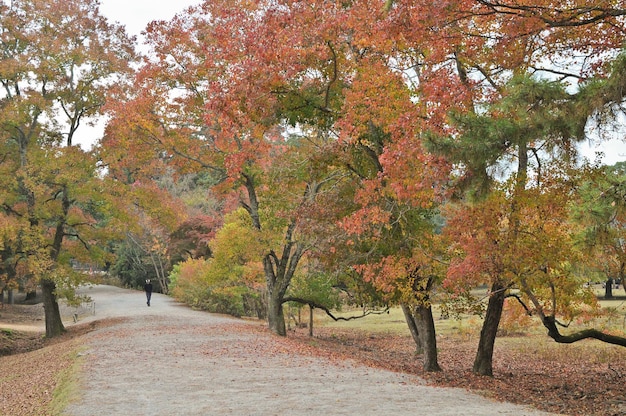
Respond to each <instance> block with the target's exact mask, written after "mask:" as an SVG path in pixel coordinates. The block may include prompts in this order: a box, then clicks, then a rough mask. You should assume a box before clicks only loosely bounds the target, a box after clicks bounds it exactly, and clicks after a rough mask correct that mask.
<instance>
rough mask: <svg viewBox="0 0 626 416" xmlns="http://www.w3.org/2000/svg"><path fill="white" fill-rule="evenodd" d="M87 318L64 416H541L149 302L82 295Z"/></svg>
mask: <svg viewBox="0 0 626 416" xmlns="http://www.w3.org/2000/svg"><path fill="white" fill-rule="evenodd" d="M83 291H84V292H85V293H87V294H89V295H90V296H91V297H92V299H93V300H94V301H95V315H94V316H89V317H86V318H84V319H82V320H81V322H85V321H87V320H93V319H102V318H106V317H122V318H125V319H123V320H120V322H118V323H116V324H114V325H112V326H107V327H102V328H100V329H97V330H95V331H93V332H91V333H89V334H88V335H87V338H86V339H87V346H86V349H85V351H84V360H85V361H84V362H85V364H84V366H83V374H82V380H83V384H82V391H81V397H80V400H79V401H77V402H76V403H73V404H71V405H70V406H69V407H68V408H67V409H66V411H65V412H64V414H65V415H68V416H93V415H129V416H133V415H137V416H139V415H150V416H154V415H163V416H165V415H167V416H175V415H185V416H188V415H242V416H246V415H259V416H261V415H281V416H282V415H285V414H292V415H328V416H331V415H359V416H369V415H376V416H380V415H394V416H395V415H398V416H401V415H411V416H414V415H481V416H487V415H518V416H519V415H527V416H535V415H536V416H538V415H548V413H543V412H539V411H537V410H534V409H531V408H529V407H525V406H518V405H513V404H510V403H499V402H494V401H491V400H489V399H487V398H484V397H481V396H478V395H475V394H472V393H469V392H467V391H465V390H462V389H453V388H439V387H431V386H427V385H425V383H424V381H423V380H421V379H420V378H417V377H414V376H411V375H406V374H399V373H394V372H390V371H386V370H382V369H377V368H371V367H367V366H364V365H362V364H360V363H357V362H356V361H350V360H348V361H346V360H333V359H329V358H319V357H315V356H313V355H308V354H306V353H302V352H299V353H296V352H294V349H293V348H290V346H292V345H293V344H291V343H290V342H289V341H288V340H286V339H283V338H282V337H277V336H274V335H271V334H270V333H268V332H267V331H264V330H260V329H259V326H258V325H257V324H254V323H250V322H246V321H245V320H239V319H235V318H229V317H224V316H221V315H214V314H209V313H205V312H199V311H193V310H191V309H189V308H187V307H184V306H181V305H180V304H177V303H176V302H174V301H173V300H172V299H171V298H169V297H166V296H163V295H159V294H154V295H153V297H152V302H151V305H152V306H151V307H148V306H147V305H146V303H145V296H144V294H143V293H142V292H138V291H130V290H124V289H119V288H115V287H112V286H104V285H100V286H94V287H90V288H86V289H83Z"/></svg>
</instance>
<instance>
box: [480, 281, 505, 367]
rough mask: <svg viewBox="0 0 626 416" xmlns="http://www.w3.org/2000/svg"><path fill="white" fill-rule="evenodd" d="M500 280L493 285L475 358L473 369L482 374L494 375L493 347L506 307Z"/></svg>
mask: <svg viewBox="0 0 626 416" xmlns="http://www.w3.org/2000/svg"><path fill="white" fill-rule="evenodd" d="M504 289H505V288H504V286H503V285H502V284H501V283H500V282H496V283H494V284H493V285H492V286H491V296H490V297H489V304H488V305H487V311H486V313H485V321H484V322H483V328H482V330H481V331H480V340H479V342H478V350H477V351H476V358H475V359H474V367H473V368H472V371H473V372H474V373H475V374H478V375H481V376H493V348H494V345H495V343H496V335H497V333H498V326H499V325H500V318H501V317H502V310H503V309H504V299H505V290H504Z"/></svg>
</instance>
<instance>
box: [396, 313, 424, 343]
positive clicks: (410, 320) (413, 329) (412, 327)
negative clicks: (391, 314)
mask: <svg viewBox="0 0 626 416" xmlns="http://www.w3.org/2000/svg"><path fill="white" fill-rule="evenodd" d="M400 306H401V307H402V312H403V313H404V319H405V320H406V324H407V326H408V327H409V332H410V333H411V337H413V341H414V342H415V352H416V353H417V354H423V353H424V347H423V346H422V340H421V339H420V335H419V331H418V329H417V324H416V323H415V318H414V317H413V311H412V310H411V307H410V306H409V305H407V304H405V303H403V304H401V305H400Z"/></svg>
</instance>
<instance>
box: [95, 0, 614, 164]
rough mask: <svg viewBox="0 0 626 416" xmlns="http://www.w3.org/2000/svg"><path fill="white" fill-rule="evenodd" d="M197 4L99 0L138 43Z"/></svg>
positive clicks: (588, 150) (610, 155)
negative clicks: (156, 24)
mask: <svg viewBox="0 0 626 416" xmlns="http://www.w3.org/2000/svg"><path fill="white" fill-rule="evenodd" d="M201 2H202V1H201V0H173V1H172V0H100V11H101V13H102V14H103V15H104V16H106V17H107V18H108V19H109V20H111V21H114V22H117V23H120V24H122V25H124V26H126V31H127V32H128V33H129V34H130V35H135V36H137V37H138V41H139V42H140V43H141V37H140V34H141V31H143V30H144V29H145V28H146V26H147V25H148V23H150V22H152V21H153V20H170V19H171V18H172V17H174V15H175V14H176V13H178V12H181V11H182V10H184V9H186V8H187V7H189V6H192V5H196V4H200V3H201ZM624 130H626V128H625V129H624ZM624 134H626V133H624ZM624 139H625V137H624V135H622V137H621V140H620V139H617V140H613V141H612V142H610V143H607V144H604V145H603V146H602V147H597V146H595V145H592V146H590V145H588V144H585V145H583V146H582V151H583V153H584V154H585V156H587V157H588V158H590V159H592V160H593V159H595V156H594V155H595V152H596V151H602V152H604V154H605V156H604V159H603V160H604V163H606V164H609V165H612V164H614V163H616V162H620V161H625V160H626V141H625V140H624Z"/></svg>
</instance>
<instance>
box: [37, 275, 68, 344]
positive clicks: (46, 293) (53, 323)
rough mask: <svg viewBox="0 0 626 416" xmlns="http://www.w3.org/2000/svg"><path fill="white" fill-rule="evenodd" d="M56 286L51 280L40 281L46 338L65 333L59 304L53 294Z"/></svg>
mask: <svg viewBox="0 0 626 416" xmlns="http://www.w3.org/2000/svg"><path fill="white" fill-rule="evenodd" d="M55 289H56V284H55V283H54V281H53V280H50V279H43V280H42V281H41V290H42V294H43V307H44V311H45V315H46V337H47V338H52V337H56V336H58V335H61V334H62V333H63V332H65V327H64V326H63V321H62V320H61V313H60V311H59V304H58V302H57V298H56V294H55V293H54V291H55Z"/></svg>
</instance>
